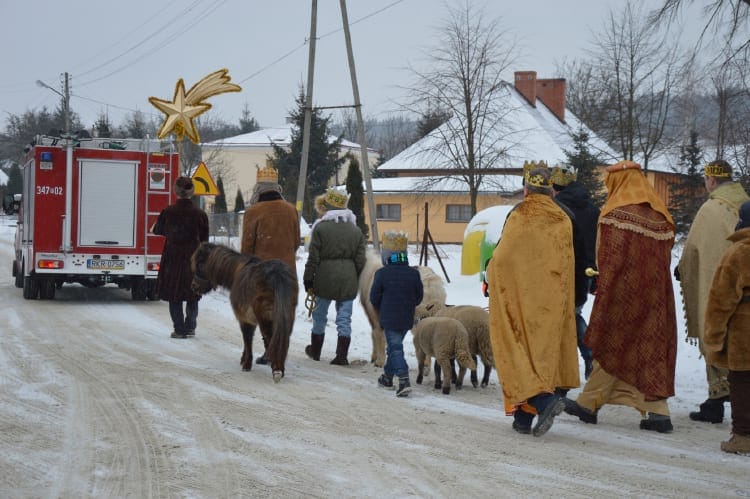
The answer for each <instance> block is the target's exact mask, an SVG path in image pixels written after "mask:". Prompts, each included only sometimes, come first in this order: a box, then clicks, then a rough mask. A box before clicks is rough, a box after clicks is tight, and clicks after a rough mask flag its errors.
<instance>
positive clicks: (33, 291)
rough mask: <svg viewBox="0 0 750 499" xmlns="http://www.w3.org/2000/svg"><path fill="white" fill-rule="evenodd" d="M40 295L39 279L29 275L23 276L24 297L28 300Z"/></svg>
mask: <svg viewBox="0 0 750 499" xmlns="http://www.w3.org/2000/svg"><path fill="white" fill-rule="evenodd" d="M38 296H39V281H37V280H36V279H35V278H33V277H30V276H27V277H24V278H23V297H24V298H26V299H27V300H36V299H37V297H38Z"/></svg>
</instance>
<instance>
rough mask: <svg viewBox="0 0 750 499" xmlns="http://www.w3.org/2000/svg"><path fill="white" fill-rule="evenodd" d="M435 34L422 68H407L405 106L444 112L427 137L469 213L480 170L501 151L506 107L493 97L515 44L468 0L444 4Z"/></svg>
mask: <svg viewBox="0 0 750 499" xmlns="http://www.w3.org/2000/svg"><path fill="white" fill-rule="evenodd" d="M438 33H439V35H440V37H439V40H440V41H439V44H438V45H437V46H436V47H433V48H431V49H430V51H429V53H428V55H427V59H428V60H427V64H426V65H425V69H424V70H419V69H416V68H414V67H410V71H411V72H412V73H413V75H414V76H415V82H414V83H413V85H412V86H411V88H409V89H408V90H409V92H410V94H411V102H409V103H408V104H407V105H406V106H405V107H406V108H407V109H408V110H409V111H411V112H414V113H415V114H417V115H420V116H421V115H424V114H425V111H426V110H428V109H434V108H437V109H440V110H442V111H444V112H446V113H448V115H449V116H450V118H449V119H448V121H446V122H445V123H444V124H443V125H442V126H440V127H438V128H436V129H435V130H433V131H432V132H431V133H430V134H429V136H428V139H433V140H430V143H432V144H434V147H433V148H432V152H433V153H434V155H433V157H435V158H436V159H437V160H438V161H442V162H443V163H445V164H446V165H447V166H448V167H449V168H448V170H446V173H445V177H450V178H454V179H459V180H460V181H463V182H465V183H466V184H467V186H468V189H469V194H470V199H471V212H472V215H473V214H475V213H476V210H477V204H476V201H477V193H478V191H479V187H480V185H481V184H482V179H483V177H484V174H485V172H486V171H487V170H488V169H490V168H493V167H496V163H497V162H498V161H499V160H500V159H501V158H502V157H503V156H504V155H506V154H507V150H506V149H505V148H503V147H501V146H500V144H501V143H502V141H501V138H502V136H503V128H504V127H505V126H507V120H506V119H505V114H504V113H507V112H508V110H507V109H505V110H503V109H500V107H499V105H498V103H499V102H503V101H504V99H502V98H498V96H499V95H500V94H501V93H502V92H507V91H508V89H507V84H506V83H505V82H503V80H502V79H501V76H500V75H501V73H502V72H503V71H505V70H506V69H508V68H509V67H510V66H511V65H512V64H513V62H514V61H515V59H516V57H517V48H516V43H515V40H513V39H511V37H510V36H508V35H507V33H505V32H503V31H502V30H501V23H500V22H499V19H490V18H489V17H488V16H487V13H486V8H477V7H476V3H475V2H471V1H469V0H466V1H465V2H464V3H463V6H462V7H451V6H447V16H446V18H445V20H444V21H443V23H442V25H441V26H439V27H438Z"/></svg>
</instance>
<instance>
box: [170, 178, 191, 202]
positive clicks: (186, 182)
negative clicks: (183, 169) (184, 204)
mask: <svg viewBox="0 0 750 499" xmlns="http://www.w3.org/2000/svg"><path fill="white" fill-rule="evenodd" d="M174 192H175V194H177V197H178V198H182V199H188V198H190V197H192V196H193V193H194V192H195V185H193V180H192V179H191V178H190V177H180V178H178V179H177V182H175V183H174Z"/></svg>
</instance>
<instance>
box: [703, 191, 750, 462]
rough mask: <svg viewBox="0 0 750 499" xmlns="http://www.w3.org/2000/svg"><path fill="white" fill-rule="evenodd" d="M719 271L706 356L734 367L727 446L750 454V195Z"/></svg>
mask: <svg viewBox="0 0 750 499" xmlns="http://www.w3.org/2000/svg"><path fill="white" fill-rule="evenodd" d="M739 215H740V219H739V222H738V223H737V227H736V231H735V232H734V233H733V234H732V235H731V236H729V238H728V239H729V241H730V242H731V243H732V245H731V246H730V247H729V248H728V249H727V250H726V251H725V252H724V255H723V256H722V257H721V260H720V261H719V266H718V267H717V268H716V271H715V272H714V276H713V280H712V282H711V287H710V289H709V292H708V301H707V304H706V316H705V326H704V330H703V346H704V349H705V352H706V361H707V362H711V364H715V365H717V366H719V367H723V368H728V369H729V373H728V375H727V379H728V381H729V403H730V405H731V407H732V436H731V437H730V438H729V440H727V441H725V442H722V443H721V450H723V451H724V452H731V453H735V454H750V271H748V269H750V201H746V202H745V203H743V204H742V206H741V207H740V213H739Z"/></svg>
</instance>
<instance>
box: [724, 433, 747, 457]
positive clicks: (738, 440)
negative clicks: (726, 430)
mask: <svg viewBox="0 0 750 499" xmlns="http://www.w3.org/2000/svg"><path fill="white" fill-rule="evenodd" d="M721 450H723V451H724V452H730V453H732V454H750V435H738V434H737V433H734V434H733V435H732V436H731V437H729V440H727V441H726V442H722V443H721Z"/></svg>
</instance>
